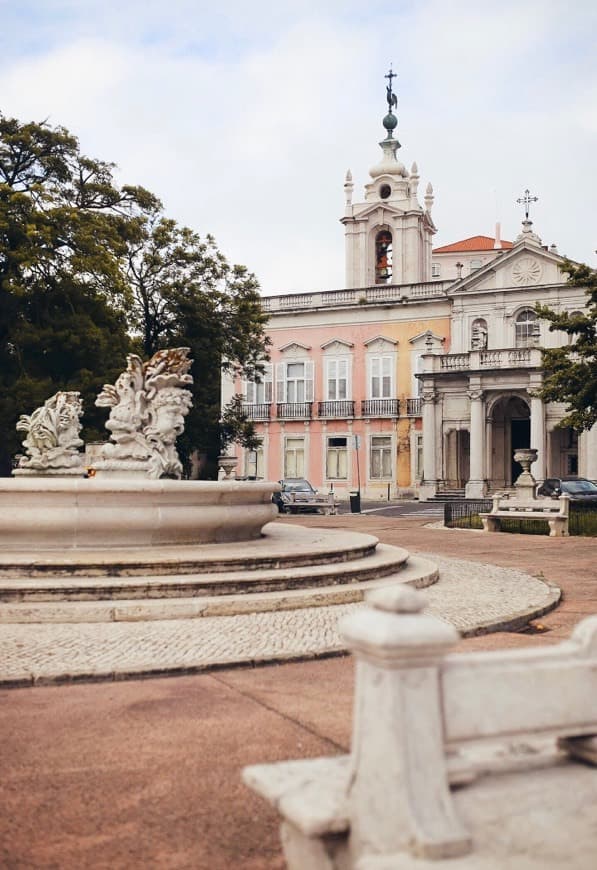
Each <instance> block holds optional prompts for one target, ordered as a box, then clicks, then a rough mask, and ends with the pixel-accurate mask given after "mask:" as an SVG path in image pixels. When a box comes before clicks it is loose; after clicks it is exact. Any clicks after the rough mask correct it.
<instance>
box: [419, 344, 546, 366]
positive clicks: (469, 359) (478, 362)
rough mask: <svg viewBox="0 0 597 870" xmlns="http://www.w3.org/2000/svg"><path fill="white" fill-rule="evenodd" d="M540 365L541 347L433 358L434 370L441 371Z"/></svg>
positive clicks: (453, 354)
mask: <svg viewBox="0 0 597 870" xmlns="http://www.w3.org/2000/svg"><path fill="white" fill-rule="evenodd" d="M540 365H541V351H540V350H539V348H532V347H513V348H503V349H498V350H481V351H478V350H477V351H470V352H468V353H446V354H441V355H440V354H437V355H436V357H435V359H433V371H441V372H454V371H466V370H467V369H502V370H503V369H517V368H538V367H539V366H540Z"/></svg>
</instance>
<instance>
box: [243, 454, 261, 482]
mask: <svg viewBox="0 0 597 870" xmlns="http://www.w3.org/2000/svg"><path fill="white" fill-rule="evenodd" d="M245 474H246V476H247V477H250V478H255V479H260V480H261V479H263V476H264V475H263V447H259V448H258V449H257V450H248V451H247V452H246V453H245Z"/></svg>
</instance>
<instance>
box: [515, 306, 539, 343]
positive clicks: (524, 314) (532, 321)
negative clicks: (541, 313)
mask: <svg viewBox="0 0 597 870" xmlns="http://www.w3.org/2000/svg"><path fill="white" fill-rule="evenodd" d="M515 333H516V347H534V346H535V345H536V344H538V342H539V335H540V332H539V321H538V320H537V315H536V314H535V312H534V311H533V309H532V308H524V309H523V310H522V311H519V312H518V314H517V315H516V323H515Z"/></svg>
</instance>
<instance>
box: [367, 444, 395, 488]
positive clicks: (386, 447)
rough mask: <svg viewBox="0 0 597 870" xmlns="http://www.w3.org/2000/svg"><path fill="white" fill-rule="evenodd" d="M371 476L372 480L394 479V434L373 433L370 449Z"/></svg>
mask: <svg viewBox="0 0 597 870" xmlns="http://www.w3.org/2000/svg"><path fill="white" fill-rule="evenodd" d="M369 477H370V478H371V479H372V480H391V479H392V436H391V435H372V436H371V445H370V451H369Z"/></svg>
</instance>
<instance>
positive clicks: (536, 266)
mask: <svg viewBox="0 0 597 870" xmlns="http://www.w3.org/2000/svg"><path fill="white" fill-rule="evenodd" d="M542 271H543V270H542V268H541V263H540V262H539V260H537V259H535V257H521V258H520V259H519V260H517V261H516V263H514V265H513V266H512V281H513V282H514V284H516V285H517V286H518V287H528V285H529V284H538V283H539V281H540V280H541V273H542Z"/></svg>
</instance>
